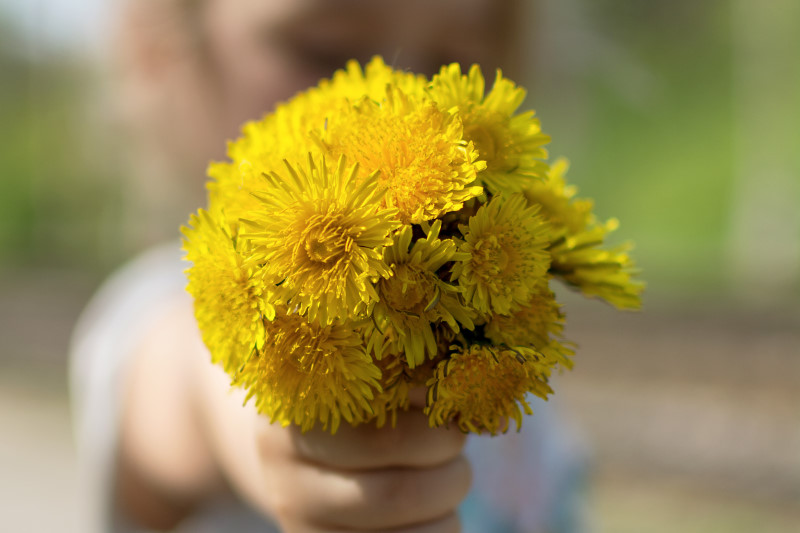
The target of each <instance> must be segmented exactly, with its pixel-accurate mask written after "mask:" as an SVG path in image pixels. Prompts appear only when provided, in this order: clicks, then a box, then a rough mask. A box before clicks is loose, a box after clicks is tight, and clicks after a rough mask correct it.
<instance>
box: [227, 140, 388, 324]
mask: <svg viewBox="0 0 800 533" xmlns="http://www.w3.org/2000/svg"><path fill="white" fill-rule="evenodd" d="M357 173H358V165H353V166H348V165H347V163H346V161H345V159H344V158H343V157H342V158H340V159H339V163H338V165H337V167H336V168H335V169H332V170H329V169H328V168H327V167H326V164H325V161H324V160H322V161H315V160H314V159H313V158H312V157H311V156H309V158H308V162H307V163H306V164H305V165H298V166H297V167H296V168H295V167H293V166H292V165H291V164H289V163H288V162H287V163H286V172H285V173H284V174H278V173H277V172H273V173H271V174H269V175H267V176H265V181H264V183H265V185H266V186H267V187H266V188H265V189H264V190H262V191H261V192H259V193H256V196H257V197H258V199H259V200H261V202H262V207H261V209H259V210H258V211H257V212H254V213H252V214H251V215H252V218H250V219H247V220H246V221H244V223H245V224H246V225H247V226H248V232H247V233H246V234H243V237H245V238H246V239H248V241H249V242H250V243H251V244H252V245H253V247H254V258H255V260H257V261H259V262H260V263H263V264H264V269H265V271H266V272H268V273H269V274H270V275H271V276H272V277H274V278H275V279H278V280H280V290H281V293H282V296H283V299H284V301H285V302H286V303H287V304H291V305H296V306H298V308H299V311H300V313H302V314H306V313H307V314H308V317H309V319H310V320H312V321H314V320H319V321H320V322H321V323H323V324H330V323H331V322H333V321H334V320H337V319H347V318H356V317H359V316H362V315H366V314H368V313H369V312H370V310H371V308H372V305H373V304H374V303H375V301H377V299H378V294H377V292H376V291H375V287H374V285H373V284H374V283H375V282H376V281H377V280H378V279H379V278H381V277H388V276H390V275H391V270H390V269H389V267H388V266H387V265H386V264H385V263H384V261H383V250H384V247H385V246H388V245H390V244H392V238H391V232H392V231H393V230H394V229H396V228H397V227H398V225H399V224H398V223H397V222H396V221H395V219H396V215H397V211H396V210H394V209H386V208H383V207H381V205H380V198H381V194H382V191H381V190H380V189H379V188H378V184H377V179H378V178H377V175H376V174H372V175H370V176H369V177H367V178H366V179H364V180H362V181H361V182H360V183H357V182H356V175H357Z"/></svg>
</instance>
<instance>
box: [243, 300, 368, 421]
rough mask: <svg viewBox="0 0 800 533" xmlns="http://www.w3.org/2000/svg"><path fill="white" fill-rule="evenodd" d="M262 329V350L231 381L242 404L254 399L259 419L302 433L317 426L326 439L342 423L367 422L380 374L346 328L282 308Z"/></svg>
mask: <svg viewBox="0 0 800 533" xmlns="http://www.w3.org/2000/svg"><path fill="white" fill-rule="evenodd" d="M265 327H266V342H265V344H264V349H263V350H261V351H259V352H256V353H255V354H254V355H253V356H251V357H250V358H249V359H248V360H247V361H246V362H245V363H244V364H243V365H242V367H241V368H240V369H239V371H238V372H237V373H236V375H235V377H234V380H233V384H234V385H236V386H240V387H243V388H245V389H246V390H247V400H249V399H251V398H254V399H255V406H256V409H257V410H258V412H259V413H262V414H265V415H267V416H269V417H270V420H271V421H272V422H279V423H280V424H282V425H284V426H287V425H289V424H296V425H298V426H300V428H301V429H302V430H303V431H308V430H309V429H311V428H313V427H314V425H315V424H316V423H317V422H319V423H321V424H322V427H323V429H325V430H329V431H330V432H331V433H335V432H336V430H337V429H338V427H339V424H340V423H341V421H342V419H344V420H345V421H346V422H348V423H350V424H353V425H355V424H359V423H363V422H365V421H366V420H368V419H369V418H370V417H371V416H372V407H371V405H370V402H371V400H372V399H373V398H374V395H375V392H376V391H380V384H379V380H380V377H381V371H380V369H379V368H378V367H377V366H375V365H374V364H373V362H372V359H371V358H370V356H369V355H368V354H367V352H366V350H365V346H364V343H363V341H362V338H361V335H360V334H359V333H358V332H356V331H355V330H354V329H353V328H352V327H350V326H347V325H342V324H329V325H327V326H322V325H319V324H312V323H309V322H308V321H307V320H306V317H303V316H300V315H298V314H296V313H289V314H287V313H286V309H285V308H282V309H279V312H278V316H276V317H275V319H274V320H273V321H271V322H266V324H265Z"/></svg>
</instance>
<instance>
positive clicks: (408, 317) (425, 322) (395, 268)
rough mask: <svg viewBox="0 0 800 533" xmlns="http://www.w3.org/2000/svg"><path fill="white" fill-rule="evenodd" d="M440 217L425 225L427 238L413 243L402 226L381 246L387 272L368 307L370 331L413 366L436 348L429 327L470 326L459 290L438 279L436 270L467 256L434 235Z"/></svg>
mask: <svg viewBox="0 0 800 533" xmlns="http://www.w3.org/2000/svg"><path fill="white" fill-rule="evenodd" d="M441 226H442V224H441V221H439V220H437V221H436V222H434V223H433V225H432V226H431V227H430V228H428V234H427V236H426V238H424V239H422V238H419V239H417V240H415V241H413V242H412V228H411V226H404V227H403V228H402V229H401V230H400V231H398V232H397V233H396V234H395V236H394V242H393V244H392V246H390V247H389V248H387V249H386V253H385V256H384V261H385V262H386V263H387V264H388V265H389V267H390V268H391V271H392V275H391V276H389V277H387V278H385V279H381V280H380V281H378V283H377V289H378V295H379V297H380V300H379V301H378V303H377V304H376V305H375V309H374V311H373V320H374V325H375V328H374V331H373V335H374V336H377V337H378V338H379V340H376V341H373V342H375V343H376V344H380V343H381V340H384V339H385V341H386V343H387V344H389V346H388V350H389V351H390V352H392V353H401V354H402V356H403V357H404V358H405V360H406V362H407V363H408V366H409V367H410V368H414V367H415V366H417V365H419V364H422V363H423V361H425V359H426V357H427V358H433V357H435V356H436V354H437V352H438V348H437V340H436V336H435V335H434V326H436V325H437V324H439V323H440V322H444V323H445V324H447V325H448V326H449V327H450V329H452V330H453V331H454V332H457V331H459V328H460V326H463V327H466V328H467V329H472V328H473V316H472V315H473V314H472V313H471V312H470V311H469V310H468V309H467V308H466V307H465V306H464V304H463V303H462V302H461V300H460V298H459V292H460V289H459V288H458V287H456V286H453V285H451V284H449V283H447V282H445V281H443V280H442V279H441V278H440V277H439V276H438V275H437V271H438V270H439V269H440V268H442V266H443V265H445V264H447V263H449V262H452V261H463V260H465V259H467V258H469V256H468V255H466V254H464V253H459V252H458V251H457V246H456V243H455V242H454V241H453V240H451V239H445V240H441V239H439V230H440V229H441Z"/></svg>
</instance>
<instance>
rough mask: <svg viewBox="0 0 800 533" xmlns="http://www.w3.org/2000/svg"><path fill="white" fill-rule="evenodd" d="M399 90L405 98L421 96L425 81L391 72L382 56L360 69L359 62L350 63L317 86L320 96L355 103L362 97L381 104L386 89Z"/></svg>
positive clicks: (425, 85)
mask: <svg viewBox="0 0 800 533" xmlns="http://www.w3.org/2000/svg"><path fill="white" fill-rule="evenodd" d="M390 85H391V86H395V87H398V88H399V89H400V90H402V91H403V92H404V93H406V94H419V95H421V94H422V93H423V92H424V90H425V88H426V87H427V85H428V80H427V79H426V78H425V76H423V75H420V74H413V73H411V72H404V71H400V70H394V69H393V68H391V67H389V66H388V65H387V64H386V63H385V62H384V60H383V58H382V57H381V56H374V57H373V58H372V59H371V60H370V61H369V63H367V65H366V66H365V67H364V68H363V69H362V68H361V65H360V64H359V63H358V61H355V60H350V61H348V62H347V65H346V66H345V68H344V69H341V70H337V71H336V72H335V73H334V74H333V77H332V78H331V79H330V80H323V81H322V82H320V84H319V91H320V93H322V94H324V95H325V96H326V97H330V96H336V97H341V98H346V99H348V100H350V101H353V102H356V101H358V100H361V99H362V98H363V97H364V96H366V97H367V98H369V99H370V100H373V101H376V102H380V101H383V99H384V98H385V97H386V87H387V86H390Z"/></svg>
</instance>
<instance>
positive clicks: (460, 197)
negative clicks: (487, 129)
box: [322, 86, 483, 224]
mask: <svg viewBox="0 0 800 533" xmlns="http://www.w3.org/2000/svg"><path fill="white" fill-rule="evenodd" d="M322 143H323V144H324V145H325V146H326V148H327V150H328V151H329V153H331V154H332V155H333V156H334V157H336V156H339V155H346V156H347V157H348V159H350V160H353V161H357V162H358V163H359V165H360V166H361V168H362V172H363V173H369V172H375V171H379V172H380V178H379V180H380V184H381V186H383V187H385V188H386V189H387V192H386V195H385V196H384V202H385V204H386V206H388V207H395V208H397V209H398V217H399V219H400V220H401V221H402V222H403V223H404V224H419V223H421V222H423V221H428V220H432V219H434V218H437V217H439V216H440V215H442V214H443V213H447V212H449V211H456V210H458V209H460V208H461V207H462V206H463V205H464V202H465V201H467V200H469V199H470V198H474V197H476V196H478V195H479V194H481V192H482V188H481V187H477V186H475V183H474V182H475V177H476V175H477V172H478V170H480V169H482V168H483V163H481V162H478V161H477V152H476V151H475V149H474V147H473V145H472V143H467V142H465V141H464V140H463V139H462V127H461V122H460V121H459V119H458V117H457V116H456V115H455V114H453V113H452V112H449V111H442V110H440V109H439V108H438V107H437V106H436V105H435V104H434V103H433V102H431V101H429V100H427V99H425V98H418V97H412V96H408V95H406V94H405V93H403V92H402V91H401V90H399V89H398V88H396V87H393V86H390V87H389V88H387V92H386V98H385V99H384V100H383V101H380V102H377V101H374V100H370V99H368V98H365V99H363V100H361V101H360V102H359V103H358V104H357V105H355V106H352V107H350V108H346V109H343V110H342V113H341V114H338V115H337V116H336V117H334V118H332V119H331V121H330V122H329V123H328V125H327V128H326V130H325V133H324V135H323V136H322Z"/></svg>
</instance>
